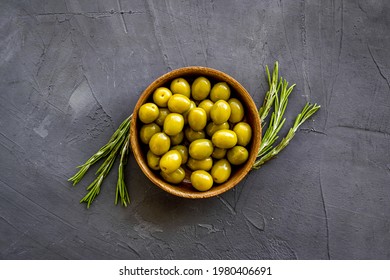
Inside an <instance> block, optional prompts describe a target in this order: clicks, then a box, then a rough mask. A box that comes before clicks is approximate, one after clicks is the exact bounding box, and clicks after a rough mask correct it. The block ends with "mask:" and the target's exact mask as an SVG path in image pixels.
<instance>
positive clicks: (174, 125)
mask: <svg viewBox="0 0 390 280" xmlns="http://www.w3.org/2000/svg"><path fill="white" fill-rule="evenodd" d="M183 127H184V118H183V116H182V115H180V114H177V113H170V114H169V115H168V116H167V117H166V118H165V120H164V129H163V130H164V132H165V134H167V135H169V136H173V135H177V134H179V133H180V132H181V131H182V130H183Z"/></svg>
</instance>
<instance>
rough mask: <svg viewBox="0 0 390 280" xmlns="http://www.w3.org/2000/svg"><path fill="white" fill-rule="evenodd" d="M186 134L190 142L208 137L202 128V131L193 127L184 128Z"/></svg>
mask: <svg viewBox="0 0 390 280" xmlns="http://www.w3.org/2000/svg"><path fill="white" fill-rule="evenodd" d="M184 135H185V136H186V139H187V140H188V141H189V142H193V141H195V140H198V139H203V138H206V133H205V132H204V131H203V130H201V131H195V130H193V129H192V128H191V127H186V128H185V129H184Z"/></svg>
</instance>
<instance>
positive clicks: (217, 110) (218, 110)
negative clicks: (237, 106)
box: [210, 100, 232, 124]
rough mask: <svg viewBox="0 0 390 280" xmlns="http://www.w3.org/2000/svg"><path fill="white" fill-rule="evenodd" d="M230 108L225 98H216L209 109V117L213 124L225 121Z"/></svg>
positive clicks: (230, 111)
mask: <svg viewBox="0 0 390 280" xmlns="http://www.w3.org/2000/svg"><path fill="white" fill-rule="evenodd" d="M231 113H232V110H231V109H230V106H229V103H227V102H226V101H225V100H218V101H217V102H215V103H214V105H213V107H212V108H211V110H210V118H211V120H212V121H213V122H214V123H215V124H221V123H224V122H227V121H228V119H229V118H230V114H231Z"/></svg>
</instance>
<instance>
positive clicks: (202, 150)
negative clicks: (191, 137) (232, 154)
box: [189, 139, 213, 160]
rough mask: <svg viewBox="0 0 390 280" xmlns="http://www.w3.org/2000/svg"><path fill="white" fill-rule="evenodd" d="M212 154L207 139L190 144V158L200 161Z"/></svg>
mask: <svg viewBox="0 0 390 280" xmlns="http://www.w3.org/2000/svg"><path fill="white" fill-rule="evenodd" d="M212 153H213V143H211V141H210V140H208V139H198V140H195V141H193V142H191V144H190V148H189V154H190V156H191V157H192V158H194V159H197V160H201V159H205V158H208V157H209V156H211V154H212Z"/></svg>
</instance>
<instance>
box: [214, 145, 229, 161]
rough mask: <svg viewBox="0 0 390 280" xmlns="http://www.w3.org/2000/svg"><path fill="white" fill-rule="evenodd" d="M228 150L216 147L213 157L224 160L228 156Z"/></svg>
mask: <svg viewBox="0 0 390 280" xmlns="http://www.w3.org/2000/svg"><path fill="white" fill-rule="evenodd" d="M226 151H227V150H226V149H221V148H218V147H214V151H213V153H212V154H211V156H212V157H213V158H215V159H223V158H224V157H225V155H226Z"/></svg>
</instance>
